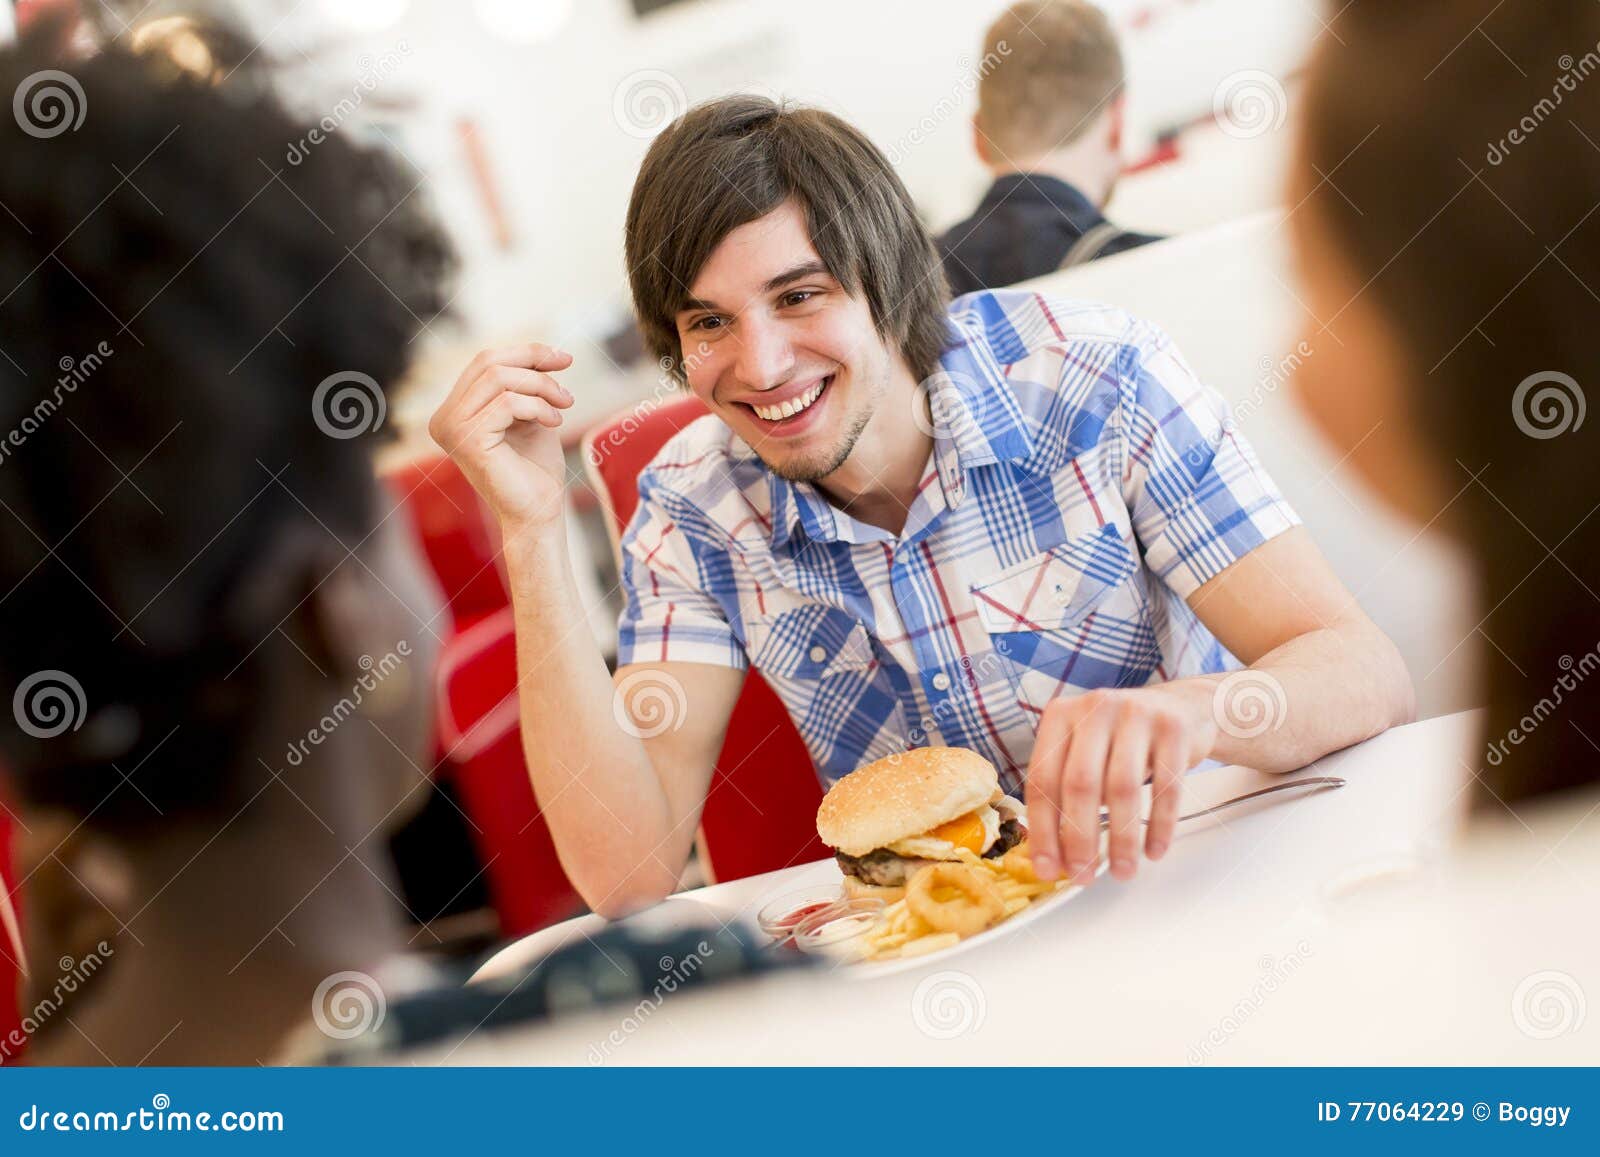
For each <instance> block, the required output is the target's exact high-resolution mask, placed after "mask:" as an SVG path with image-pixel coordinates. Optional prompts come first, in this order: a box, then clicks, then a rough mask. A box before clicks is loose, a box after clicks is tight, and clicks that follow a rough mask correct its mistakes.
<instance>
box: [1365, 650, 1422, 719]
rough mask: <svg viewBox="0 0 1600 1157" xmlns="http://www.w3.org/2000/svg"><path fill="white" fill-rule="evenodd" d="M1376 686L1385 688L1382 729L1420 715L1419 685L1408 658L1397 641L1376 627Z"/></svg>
mask: <svg viewBox="0 0 1600 1157" xmlns="http://www.w3.org/2000/svg"><path fill="white" fill-rule="evenodd" d="M1372 634H1373V648H1372V650H1373V667H1374V670H1373V675H1374V678H1373V686H1375V687H1378V688H1382V692H1381V694H1382V700H1381V702H1380V704H1379V705H1378V708H1377V711H1376V714H1377V716H1378V718H1379V721H1380V723H1379V728H1378V729H1379V730H1380V731H1383V730H1387V729H1388V728H1390V727H1399V726H1400V725H1401V724H1402V723H1414V722H1416V718H1417V688H1416V685H1415V684H1414V683H1413V682H1412V681H1411V672H1410V671H1409V670H1408V669H1407V668H1406V661H1405V658H1404V657H1403V656H1402V655H1401V654H1400V648H1399V647H1397V646H1395V645H1394V640H1392V639H1390V638H1389V636H1388V635H1386V634H1384V633H1383V632H1382V631H1381V630H1379V629H1378V628H1377V627H1373V629H1372Z"/></svg>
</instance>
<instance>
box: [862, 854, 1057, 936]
mask: <svg viewBox="0 0 1600 1157" xmlns="http://www.w3.org/2000/svg"><path fill="white" fill-rule="evenodd" d="M956 854H957V855H958V856H959V857H960V862H961V863H963V864H965V865H967V866H968V867H970V868H973V869H974V870H976V871H979V872H982V873H983V874H984V878H985V879H986V880H988V882H989V883H990V884H992V885H993V886H994V890H995V891H996V892H998V893H999V895H1000V899H1001V901H1002V902H1003V903H1004V905H1005V914H1004V915H1003V916H1001V917H1000V923H1004V922H1005V921H1006V920H1009V919H1010V918H1011V917H1013V916H1015V915H1016V914H1017V913H1018V912H1021V911H1023V910H1024V909H1026V908H1027V907H1028V906H1029V905H1030V904H1032V903H1033V902H1034V900H1036V899H1037V898H1038V897H1040V896H1045V895H1049V894H1051V893H1053V892H1057V891H1059V890H1061V889H1062V888H1065V887H1066V886H1067V881H1066V880H1065V879H1062V880H1041V879H1039V877H1038V876H1036V875H1034V872H1033V862H1032V860H1030V859H1029V857H1028V845H1027V841H1026V840H1024V841H1023V842H1022V843H1020V844H1018V845H1017V846H1016V847H1015V848H1012V849H1011V850H1010V851H1009V852H1007V853H1006V854H1005V855H1003V856H1000V857H998V858H996V859H992V860H986V859H984V858H983V857H982V856H977V855H974V854H973V853H972V852H970V851H968V850H967V849H966V848H959V849H957V851H956ZM920 870H921V871H923V872H926V871H929V870H931V869H930V868H922V869H920ZM995 926H998V925H995ZM960 940H961V937H960V936H959V935H957V934H956V933H955V932H939V931H935V930H934V929H933V928H931V927H929V926H928V924H927V923H926V922H925V921H923V920H922V919H921V918H919V917H918V916H917V914H916V913H915V912H913V911H912V910H911V909H910V907H909V906H908V905H907V904H906V902H905V900H896V901H895V902H894V903H893V904H890V905H889V906H888V907H887V908H885V909H884V912H883V919H882V920H881V921H880V922H879V924H878V926H877V927H876V928H874V929H873V930H872V931H871V932H869V933H867V952H866V959H867V960H871V961H878V960H894V959H904V958H906V957H910V956H922V955H925V954H926V953H929V952H938V951H939V950H940V949H943V948H949V947H950V946H951V945H953V944H957V943H959V942H960Z"/></svg>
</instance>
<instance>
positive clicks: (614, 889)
mask: <svg viewBox="0 0 1600 1157" xmlns="http://www.w3.org/2000/svg"><path fill="white" fill-rule="evenodd" d="M676 887H677V881H676V880H675V879H672V878H671V877H669V876H667V875H666V873H665V872H660V871H652V872H649V873H645V872H641V871H635V872H632V873H630V874H629V875H627V876H625V877H623V878H622V879H621V880H616V881H610V882H606V883H602V884H600V885H598V886H595V885H591V886H588V887H583V886H580V887H579V888H578V894H579V895H580V896H582V897H583V901H584V903H585V904H587V905H588V906H589V909H590V910H591V911H592V912H594V913H595V914H596V915H599V916H603V917H604V918H605V919H607V920H620V919H622V918H623V917H624V916H630V915H632V914H633V913H635V912H638V911H639V910H641V909H643V908H649V907H652V906H653V905H656V904H659V903H661V901H663V900H665V899H666V898H667V897H668V896H670V895H672V893H673V891H674V890H675V889H676Z"/></svg>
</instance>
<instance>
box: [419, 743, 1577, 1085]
mask: <svg viewBox="0 0 1600 1157" xmlns="http://www.w3.org/2000/svg"><path fill="white" fill-rule="evenodd" d="M1479 726H1481V719H1480V718H1479V717H1478V716H1477V715H1476V714H1474V713H1463V714H1459V715H1453V716H1447V717H1444V718H1440V719H1434V720H1429V721H1426V722H1423V723H1418V724H1413V725H1411V726H1408V727H1403V728H1397V729H1395V730H1393V731H1390V732H1388V733H1387V734H1385V735H1382V736H1379V737H1378V738H1376V739H1374V740H1371V741H1369V742H1368V743H1365V744H1362V745H1361V746H1359V747H1356V748H1352V749H1349V750H1347V751H1344V752H1339V753H1336V754H1334V755H1332V756H1329V757H1327V758H1326V759H1323V760H1321V761H1319V762H1318V763H1317V764H1314V765H1313V766H1312V767H1310V768H1307V769H1306V770H1305V771H1304V772H1303V773H1298V774H1305V775H1311V774H1319V773H1321V774H1326V773H1331V774H1336V775H1340V776H1343V777H1345V778H1346V779H1348V781H1349V784H1348V786H1347V787H1345V788H1342V789H1338V790H1333V791H1323V792H1318V793H1314V794H1307V795H1304V796H1302V795H1300V794H1298V793H1283V794H1282V795H1279V796H1275V797H1272V796H1269V797H1267V798H1266V799H1265V800H1263V801H1261V802H1260V803H1256V804H1246V805H1243V806H1241V807H1240V808H1235V809H1230V810H1228V811H1226V812H1224V813H1222V814H1220V815H1218V816H1215V817H1208V818H1204V819H1200V820H1196V821H1190V822H1189V823H1187V824H1184V825H1182V827H1181V828H1180V838H1179V840H1178V841H1177V843H1176V844H1175V845H1174V848H1173V850H1172V852H1170V853H1169V854H1168V856H1167V858H1166V859H1165V860H1164V861H1163V862H1161V863H1159V864H1153V865H1152V864H1144V865H1142V866H1141V868H1140V871H1139V874H1138V875H1137V877H1136V878H1135V879H1134V880H1132V881H1130V882H1127V883H1119V882H1116V881H1114V880H1112V879H1111V878H1110V877H1109V876H1107V877H1102V879H1101V880H1100V881H1099V882H1097V883H1096V884H1095V885H1094V886H1093V887H1092V888H1090V889H1089V890H1088V891H1086V892H1084V893H1083V894H1082V895H1080V896H1078V897H1077V898H1076V899H1074V900H1073V901H1071V902H1069V903H1066V904H1063V905H1061V906H1060V907H1059V908H1058V909H1057V910H1056V911H1054V912H1051V913H1048V914H1046V915H1044V916H1043V917H1041V918H1040V919H1038V920H1036V921H1034V922H1033V923H1032V924H1030V925H1028V926H1026V927H1023V928H1019V929H1018V930H1017V932H1016V934H1015V935H1010V936H1002V937H997V938H995V940H994V942H993V943H991V944H988V945H985V946H979V947H974V948H973V949H972V950H971V951H968V952H964V953H961V954H959V955H955V956H951V957H950V958H948V959H940V958H938V957H932V958H930V959H929V960H928V961H927V962H926V963H925V964H924V965H922V966H921V967H919V968H917V969H915V970H912V971H906V972H902V973H899V974H896V975H892V976H883V977H876V978H872V979H861V978H859V977H858V975H856V974H852V973H851V972H850V971H849V970H848V968H840V969H835V970H818V971H816V972H809V973H805V974H798V973H796V974H787V975H774V976H771V977H769V978H766V979H762V980H758V981H754V982H751V983H746V984H743V985H738V986H728V987H723V988H719V989H710V990H705V991H702V992H683V993H678V994H674V995H669V996H665V997H664V998H663V999H661V1000H660V1001H659V1002H658V1003H657V1004H656V1005H653V1006H652V1007H651V1008H650V1009H649V1010H647V1012H646V1013H645V1015H642V1016H638V1015H635V1016H632V1017H630V1016H629V1014H630V1013H633V1012H635V1009H634V1008H633V1007H632V1006H629V1007H625V1008H618V1009H615V1010H603V1011H597V1012H593V1013H589V1014H585V1015H583V1016H581V1017H577V1018H573V1019H568V1020H563V1021H559V1022H556V1023H554V1024H549V1025H541V1026H534V1027H530V1028H525V1029H516V1030H509V1031H505V1032H502V1033H500V1034H494V1035H492V1034H488V1033H479V1034H475V1035H474V1036H473V1037H472V1038H470V1039H469V1040H467V1041H465V1042H461V1043H458V1044H455V1045H450V1046H446V1047H440V1048H437V1049H433V1050H429V1051H428V1052H425V1053H423V1054H421V1055H419V1056H418V1057H417V1059H418V1061H419V1062H420V1063H468V1064H573V1065H584V1064H601V1063H605V1064H617V1063H621V1064H682V1063H690V1064H749V1063H756V1064H775V1063H819V1064H841V1063H842V1064H873V1065H879V1064H974V1063H995V1062H1005V1063H1025V1064H1106V1063H1111V1064H1125V1063H1145V1064H1180V1065H1181V1064H1240V1063H1244V1064H1262V1063H1284V1062H1299V1063H1430V1062H1431V1063H1457V1064H1459V1063H1479V1062H1483V1063H1488V1062H1498V1063H1529V1064H1556V1063H1571V1062H1572V1061H1575V1060H1579V1059H1583V1060H1584V1061H1585V1063H1594V1061H1595V1060H1596V1059H1597V1058H1600V1023H1596V1024H1584V1025H1580V1026H1575V1027H1572V1026H1569V1029H1568V1031H1564V1032H1560V1033H1556V1034H1554V1035H1553V1036H1552V1035H1550V1034H1549V1033H1548V1031H1546V1030H1548V1029H1549V1027H1550V1023H1549V1016H1548V1015H1547V1014H1548V1011H1549V1010H1548V1009H1545V1008H1541V1009H1538V1010H1535V1011H1532V1012H1530V1011H1528V1010H1527V1009H1524V1010H1523V1012H1522V1014H1521V1015H1516V1014H1514V1010H1513V1009H1512V1007H1511V1003H1510V1002H1511V1001H1512V998H1513V996H1514V995H1515V994H1516V992H1517V989H1518V987H1519V985H1520V984H1522V982H1523V981H1524V980H1525V979H1526V978H1527V977H1529V976H1530V975H1533V974H1536V973H1541V971H1556V972H1559V973H1560V975H1562V976H1565V977H1567V978H1568V979H1569V980H1570V981H1571V985H1572V986H1573V987H1577V988H1579V989H1580V991H1579V992H1578V993H1577V994H1576V996H1577V999H1579V1000H1581V999H1582V997H1583V991H1582V989H1584V988H1586V990H1587V991H1588V992H1591V993H1593V994H1594V995H1595V996H1596V997H1600V952H1596V951H1595V948H1596V936H1597V933H1596V931H1595V927H1594V926H1595V919H1594V913H1595V911H1596V908H1595V906H1594V903H1593V899H1594V897H1593V895H1592V894H1589V893H1591V892H1592V889H1593V887H1594V883H1595V881H1596V879H1600V872H1595V871H1592V870H1591V869H1592V868H1594V867H1596V866H1600V864H1597V862H1596V853H1595V851H1594V849H1595V847H1596V846H1597V845H1600V841H1597V840H1596V839H1594V838H1593V837H1594V836H1595V835H1596V834H1597V828H1600V818H1596V816H1597V815H1600V813H1591V814H1588V815H1585V816H1584V819H1585V821H1587V822H1588V824H1589V826H1588V827H1587V828H1586V829H1585V831H1584V832H1583V833H1582V834H1581V835H1573V834H1572V833H1571V832H1570V831H1569V830H1566V829H1569V828H1570V827H1571V824H1570V823H1568V822H1566V820H1563V822H1562V823H1561V824H1560V825H1559V826H1560V828H1561V829H1562V830H1555V828H1554V827H1553V826H1552V825H1550V824H1544V825H1543V826H1541V825H1540V824H1539V823H1537V822H1535V824H1534V825H1533V826H1532V827H1529V826H1528V825H1525V824H1522V823H1521V821H1517V823H1516V824H1514V825H1513V824H1511V823H1509V822H1508V823H1507V824H1505V825H1503V829H1510V830H1512V831H1514V832H1515V836H1514V837H1508V838H1509V839H1510V845H1508V844H1507V840H1505V839H1497V838H1489V839H1487V840H1485V839H1483V838H1481V837H1480V840H1479V843H1478V845H1477V846H1478V847H1479V848H1480V849H1482V848H1484V847H1492V848H1496V849H1498V851H1495V852H1493V853H1492V854H1489V855H1488V856H1487V858H1486V859H1485V858H1483V857H1478V858H1477V859H1472V858H1469V859H1467V860H1463V859H1462V858H1461V856H1460V855H1459V853H1457V852H1455V851H1452V849H1451V846H1450V845H1451V834H1452V832H1453V830H1454V829H1455V827H1456V825H1457V823H1458V821H1459V818H1460V815H1461V813H1462V809H1463V805H1464V802H1465V800H1466V798H1467V796H1466V793H1465V792H1464V790H1463V788H1464V785H1465V783H1466V782H1467V776H1468V770H1469V768H1468V764H1466V763H1464V762H1463V760H1464V759H1470V758H1471V757H1470V755H1469V752H1470V751H1472V750H1473V749H1474V747H1475V746H1476V745H1477V744H1479V743H1480V742H1481V741H1480V740H1479V739H1478V738H1477V735H1476V731H1477V728H1478V727H1479ZM1476 749H1477V750H1478V751H1480V752H1481V750H1482V749H1481V747H1476ZM1271 782H1277V778H1276V777H1273V776H1268V775H1265V774H1263V773H1260V772H1256V771H1252V770H1249V769H1245V768H1238V767H1229V768H1222V769H1218V770H1212V771H1207V772H1202V773H1199V774H1196V775H1193V776H1191V777H1190V778H1189V780H1188V781H1187V783H1186V791H1187V795H1186V797H1185V807H1184V810H1185V811H1188V810H1193V807H1194V806H1197V805H1202V804H1205V803H1209V802H1215V801H1217V800H1220V799H1224V798H1227V797H1229V796H1232V795H1236V794H1239V793H1240V792H1243V791H1246V790H1249V789H1250V788H1252V787H1256V786H1261V785H1264V784H1266V783H1271ZM1572 818H1575V817H1574V816H1567V819H1572ZM1528 833H1537V834H1528ZM1502 834H1505V833H1504V831H1503V830H1502ZM1511 845H1514V846H1511ZM1557 845H1559V846H1557ZM826 870H827V868H826V866H825V865H823V866H819V865H806V866H801V867H797V868H793V869H789V870H787V871H784V872H776V873H771V874H768V875H765V876H758V877H753V878H750V879H745V880H736V881H731V882H729V883H725V884H719V885H716V886H713V887H709V888H703V889H698V890H696V891H695V892H692V893H685V894H683V895H682V896H680V897H676V898H674V899H672V900H669V901H668V902H667V903H666V904H664V905H662V906H661V907H660V908H659V909H657V910H654V911H655V912H656V913H657V918H658V919H659V918H662V917H661V913H662V912H663V911H665V910H667V909H671V908H672V906H673V905H680V906H682V905H704V906H708V907H710V908H712V909H714V910H715V911H716V912H718V913H719V914H721V915H723V916H724V918H727V917H729V916H732V915H734V914H743V916H744V917H745V918H746V919H750V920H752V921H753V916H754V913H755V911H756V909H757V908H758V907H759V906H760V904H761V903H762V902H764V900H765V899H766V898H770V897H771V896H773V895H775V894H778V893H781V892H783V891H786V890H788V889H789V888H791V887H793V886H794V884H795V882H796V881H797V880H806V879H807V878H808V877H809V878H815V877H816V876H817V875H818V873H819V872H824V871H826ZM1524 872H1531V873H1532V875H1531V876H1527V877H1525V878H1521V879H1519V878H1517V877H1518V876H1519V874H1520V873H1524ZM1497 881H1498V882H1499V884H1497V883H1496V882H1497ZM1501 884H1503V885H1505V886H1500V885H1501ZM1575 890H1576V891H1577V892H1581V893H1584V897H1583V898H1584V900H1585V902H1586V904H1587V907H1586V908H1585V909H1584V910H1583V913H1582V914H1581V915H1580V914H1578V913H1575V912H1573V911H1571V909H1570V907H1569V905H1570V904H1571V903H1572V902H1574V900H1575V898H1576V897H1575V895H1574V891H1575ZM1530 891H1531V892H1532V893H1533V894H1534V895H1535V896H1536V897H1537V899H1536V900H1534V901H1531V902H1530V899H1529V896H1528V893H1529V892H1530ZM1530 905H1531V906H1530ZM680 910H681V909H680ZM1563 910H1565V912H1566V918H1565V919H1563V918H1562V912H1563ZM1512 920H1520V921H1523V923H1522V924H1520V925H1519V926H1517V927H1515V928H1510V927H1505V926H1504V925H1505V923H1506V922H1508V921H1512ZM597 925H598V920H597V918H595V917H583V918H580V919H579V920H576V921H570V922H568V924H567V925H564V926H561V927H560V929H559V930H546V931H545V932H544V933H539V934H536V937H535V938H530V940H529V941H524V942H519V944H517V945H513V946H511V947H510V948H508V949H506V950H505V951H503V952H502V953H500V954H498V955H497V956H496V957H495V958H493V959H492V960H491V961H490V962H489V963H488V964H486V965H485V966H484V968H483V969H482V970H481V971H480V974H479V975H480V976H485V975H492V974H496V973H503V972H505V971H508V970H514V969H515V968H516V967H518V966H520V965H522V964H524V963H526V962H527V961H528V960H529V959H536V958H537V957H538V956H539V955H541V954H542V952H543V951H545V950H548V947H549V943H550V941H551V940H552V939H560V938H561V937H563V936H573V935H579V934H581V931H582V930H583V929H590V928H593V927H595V926H597ZM1547 987H1548V986H1547ZM1559 987H1560V983H1559V982H1558V988H1559ZM1523 995H1524V996H1526V995H1527V994H1523ZM1545 995H1546V996H1548V992H1547V993H1546V994H1545ZM1560 995H1562V994H1561V993H1560V992H1558V993H1557V996H1558V997H1559V996H1560ZM1530 999H1531V998H1530ZM1557 1011H1558V1012H1559V1010H1557ZM1569 1011H1571V1010H1569ZM1529 1017H1534V1018H1535V1020H1537V1019H1538V1018H1539V1017H1543V1018H1544V1020H1543V1021H1542V1022H1541V1023H1542V1024H1543V1028H1542V1029H1541V1028H1540V1025H1539V1024H1535V1026H1534V1029H1535V1031H1534V1032H1533V1033H1532V1034H1531V1035H1530V1032H1529V1031H1528V1020H1529ZM1572 1019H1573V1018H1572V1017H1571V1016H1569V1017H1568V1020H1569V1021H1570V1020H1572ZM1593 1020H1594V1021H1595V1022H1600V1016H1596V1017H1595V1018H1593ZM619 1042H620V1043H619Z"/></svg>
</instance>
